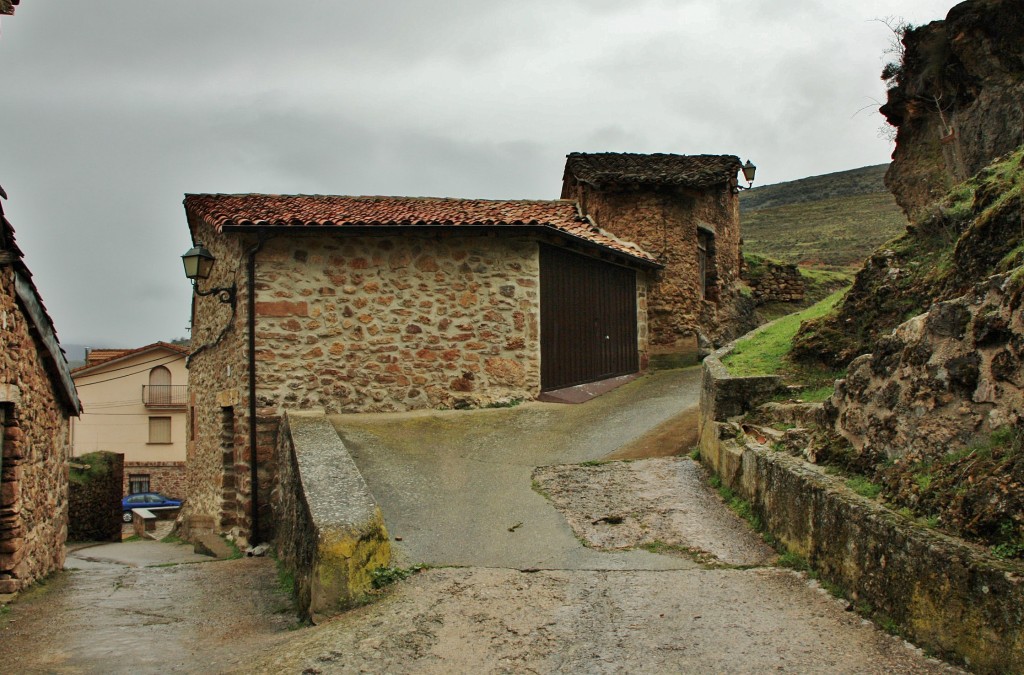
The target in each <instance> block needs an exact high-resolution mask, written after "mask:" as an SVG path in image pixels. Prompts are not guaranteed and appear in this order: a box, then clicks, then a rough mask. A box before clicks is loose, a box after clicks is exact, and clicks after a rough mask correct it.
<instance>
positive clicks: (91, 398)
mask: <svg viewBox="0 0 1024 675" xmlns="http://www.w3.org/2000/svg"><path fill="white" fill-rule="evenodd" d="M188 351H189V350H188V347H183V346H181V345H175V344H170V343H168V342H155V343H153V344H150V345H146V346H145V347H139V348H137V349H92V350H90V351H89V353H88V354H87V355H86V363H85V365H84V366H81V367H80V368H75V369H74V371H72V373H71V376H72V377H73V378H74V381H75V386H76V388H77V389H78V394H79V397H80V398H81V400H82V405H83V407H84V408H85V411H84V412H83V413H82V414H81V416H79V418H78V419H77V420H72V421H71V439H72V447H73V454H74V456H76V457H77V456H80V455H84V454H85V453H87V452H95V451H97V450H105V451H107V452H116V453H120V454H123V455H124V485H123V492H124V494H133V493H136V492H161V493H163V494H165V495H167V496H170V497H174V498H179V499H180V498H182V497H184V496H185V433H186V424H185V412H186V406H187V404H188V371H187V370H186V369H185V357H186V356H187V355H188Z"/></svg>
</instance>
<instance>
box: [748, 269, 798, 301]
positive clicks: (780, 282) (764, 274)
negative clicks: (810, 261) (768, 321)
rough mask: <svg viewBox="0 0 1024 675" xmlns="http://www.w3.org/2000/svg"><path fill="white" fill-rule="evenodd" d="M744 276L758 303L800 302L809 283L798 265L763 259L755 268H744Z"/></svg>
mask: <svg viewBox="0 0 1024 675" xmlns="http://www.w3.org/2000/svg"><path fill="white" fill-rule="evenodd" d="M743 278H744V279H745V280H746V281H747V283H748V284H750V288H751V289H752V290H753V292H754V301H755V302H756V303H757V304H758V305H763V304H765V303H767V302H798V301H800V300H803V299H804V294H805V293H806V292H807V284H806V283H805V282H804V278H803V277H802V276H801V275H800V270H799V268H797V266H796V265H793V264H790V263H778V262H773V261H770V260H762V261H761V262H760V263H759V264H758V265H757V268H756V272H755V270H752V269H750V268H749V267H748V268H747V269H745V270H744V273H743Z"/></svg>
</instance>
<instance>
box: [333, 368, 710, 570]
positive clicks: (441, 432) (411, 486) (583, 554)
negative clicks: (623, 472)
mask: <svg viewBox="0 0 1024 675" xmlns="http://www.w3.org/2000/svg"><path fill="white" fill-rule="evenodd" d="M699 389H700V369H699V368H688V369H685V370H673V371H660V372H655V373H652V374H650V375H647V376H645V377H642V378H639V379H638V380H635V381H633V382H631V383H629V384H627V385H625V386H622V387H620V388H618V389H616V390H614V391H612V392H609V393H607V394H605V395H603V396H600V397H598V398H596V399H594V400H592V401H590V402H588V403H585V404H581V405H568V404H555V403H536V402H533V403H526V404H522V405H519V406H516V407H513V408H504V409H491V410H475V411H448V412H440V413H438V412H416V413H401V414H378V415H337V416H334V417H332V421H333V422H334V425H335V427H336V428H337V429H338V432H339V434H340V435H341V438H342V440H343V441H344V443H345V445H346V446H347V447H348V449H349V451H350V452H351V453H352V456H353V458H354V459H355V462H356V464H357V465H358V466H359V470H360V471H361V472H362V474H363V477H364V478H365V479H366V482H367V484H368V485H369V487H370V491H371V492H372V493H373V494H374V496H375V497H376V498H377V501H378V502H379V503H380V505H381V509H382V511H383V512H384V521H385V522H386V523H387V526H388V530H389V532H390V534H391V535H392V536H394V537H401V541H400V542H396V543H395V548H396V552H397V554H398V561H399V563H400V564H410V563H428V564H431V565H472V566H483V567H507V568H514V569H526V568H539V569H592V570H598V569H633V570H664V569H685V568H690V567H693V566H694V563H693V562H691V561H688V560H684V559H680V558H673V557H667V556H660V555H654V554H651V553H648V552H646V551H626V552H615V553H606V552H599V551H595V550H593V549H590V548H587V547H585V546H584V545H583V544H581V543H580V542H579V541H578V540H577V539H576V537H575V536H574V535H573V532H572V530H571V529H570V528H569V526H568V525H567V524H566V522H565V519H564V518H563V517H562V516H561V515H560V514H559V513H558V512H557V511H556V510H555V509H554V508H553V507H552V505H551V503H550V502H548V500H546V499H545V498H544V496H542V495H541V494H539V493H538V492H536V491H535V490H534V489H532V486H531V479H530V475H531V472H532V471H533V469H534V467H537V466H543V465H548V464H559V463H579V462H586V461H592V460H598V459H601V458H603V457H605V456H607V455H609V454H611V453H614V452H615V451H616V450H618V449H619V448H621V447H622V446H624V445H627V444H628V443H630V442H631V441H634V440H635V439H637V438H639V437H642V436H644V435H645V434H647V433H648V432H651V431H652V430H656V429H657V428H658V427H660V426H662V425H665V424H671V423H672V420H673V419H676V418H678V417H679V416H680V415H684V414H685V413H686V412H687V411H688V410H692V409H693V408H694V407H695V406H696V405H697V403H698V398H699ZM691 417H692V416H691ZM680 449H683V448H680Z"/></svg>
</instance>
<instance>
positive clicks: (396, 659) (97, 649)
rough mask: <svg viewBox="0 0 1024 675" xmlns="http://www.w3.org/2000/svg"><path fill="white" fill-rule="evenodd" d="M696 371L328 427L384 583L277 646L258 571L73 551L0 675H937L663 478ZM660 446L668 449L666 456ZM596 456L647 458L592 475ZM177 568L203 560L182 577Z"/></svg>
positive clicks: (11, 615) (25, 621)
mask: <svg viewBox="0 0 1024 675" xmlns="http://www.w3.org/2000/svg"><path fill="white" fill-rule="evenodd" d="M698 378H699V371H698V370H697V369H689V370H682V371H664V372H658V373H654V374H652V375H650V376H647V377H643V378H640V379H639V380H637V381H635V382H633V383H630V384H628V385H625V386H623V387H621V388H620V389H618V390H615V391H613V392H611V393H609V394H606V395H605V396H602V397H600V398H598V399H595V400H593V401H591V402H589V403H587V404H583V405H560V404H541V403H529V404H523V405H520V406H517V407H514V408H507V409H494V410H480V411H460V412H456V411H451V412H440V413H415V414H407V415H366V416H339V417H337V418H334V422H335V425H336V427H337V428H338V429H340V430H341V431H340V433H341V435H342V437H343V439H344V440H345V443H346V444H347V445H348V446H349V448H350V449H351V451H352V452H353V454H354V456H355V458H356V462H357V464H358V465H359V467H360V469H361V470H362V471H363V472H364V474H365V477H366V480H367V482H368V484H369V486H370V488H371V490H372V491H374V492H375V493H376V495H377V497H378V499H379V500H380V503H381V505H382V509H383V511H384V514H385V518H386V521H387V523H388V527H389V529H390V532H391V534H392V536H393V537H395V538H401V541H396V542H395V546H396V554H397V555H396V558H397V560H396V564H399V565H404V566H408V565H412V564H415V563H429V564H430V565H433V566H435V567H433V568H431V569H426V570H424V571H421V572H419V573H416V574H413V575H412V576H410V577H409V578H408V579H407V580H405V581H402V582H399V583H398V584H396V585H394V586H392V587H390V588H389V589H387V590H386V591H383V592H382V593H381V594H380V595H379V596H378V597H377V598H376V599H375V600H374V602H372V603H370V604H368V605H366V606H363V607H360V608H358V609H355V610H353V611H351V612H348V613H346V614H344V615H342V616H339V617H337V618H335V619H333V620H330V621H327V622H324V623H323V624H322V625H318V626H311V627H302V628H300V629H298V630H291V629H294V628H296V623H295V616H294V613H293V612H292V610H290V608H289V603H288V599H287V598H286V597H285V596H284V595H283V594H282V592H281V589H280V587H279V585H278V583H277V579H276V572H275V569H274V563H273V561H272V560H270V559H268V558H262V559H255V558H249V559H246V558H243V559H239V560H229V561H205V560H204V559H202V558H201V557H194V554H192V553H191V551H190V549H188V547H183V546H175V545H173V544H159V543H150V542H127V543H123V544H108V545H103V546H97V547H94V548H88V549H84V550H80V551H76V552H75V553H73V554H72V558H71V559H70V562H69V565H68V566H69V568H75V569H73V570H71V571H68V572H65V573H63V574H61V575H59V576H58V577H56V578H54V579H52V580H51V581H50V582H49V583H47V584H46V585H44V586H41V587H39V588H38V589H36V590H33V591H31V592H29V593H27V594H25V595H24V596H23V597H22V598H21V599H19V601H18V602H17V603H15V604H14V605H13V606H12V607H10V608H9V609H8V610H7V611H6V612H5V613H4V614H2V615H0V664H3V665H4V670H5V671H9V672H19V673H20V672H29V673H36V672H47V673H49V672H56V673H104V674H106V673H157V672H160V673H163V672H189V673H192V672H196V673H198V672H202V673H206V672H239V673H242V672H245V673H249V672H267V673H278V672H284V673H328V672H339V673H356V672H414V673H419V672H423V673H491V672H588V673H605V672H607V673H612V672H685V673H706V672H731V673H733V672H735V673H763V672H768V671H773V672H791V673H807V672H828V673H933V672H934V673H940V672H953V669H951V668H950V667H948V666H946V665H944V664H941V663H938V662H936V661H934V660H930V659H927V658H926V657H925V656H924V655H922V654H921V653H920V652H919V651H918V650H915V649H913V648H911V647H909V646H908V645H906V644H905V643H903V642H902V641H901V640H899V639H897V638H894V637H892V636H889V635H887V634H885V633H884V632H882V631H881V630H879V629H878V628H876V627H875V626H874V625H873V624H871V623H870V622H868V621H865V620H863V619H861V618H860V617H859V616H858V615H857V614H856V613H854V612H851V611H848V605H847V604H846V603H845V602H844V601H840V600H837V599H835V598H833V597H832V596H830V595H829V594H827V593H826V592H825V591H823V590H822V589H820V588H818V587H817V585H816V584H815V583H814V582H813V581H810V580H809V579H808V578H807V577H806V576H804V575H801V574H797V573H794V572H791V571H789V570H786V569H781V568H778V567H775V566H774V565H773V560H774V553H773V552H772V551H771V550H770V549H768V548H767V547H766V546H765V545H764V544H763V542H762V541H761V540H760V538H759V537H757V536H756V535H755V534H753V533H752V532H750V530H749V528H747V526H746V525H745V524H744V523H743V522H742V521H740V520H739V519H738V518H736V517H735V515H734V514H732V513H731V512H730V511H729V510H728V509H727V508H726V507H725V506H724V505H723V504H722V503H721V501H720V500H719V499H718V498H717V497H716V496H715V495H714V494H713V493H712V492H711V491H709V490H708V488H707V487H706V484H705V482H704V478H705V477H704V475H703V469H702V468H701V467H700V466H699V465H698V464H696V463H695V462H693V461H691V460H690V459H688V458H686V457H685V456H683V457H675V458H672V457H663V456H664V455H666V454H668V453H670V452H672V451H678V450H685V449H687V448H686V447H684V446H685V445H686V443H685V442H681V441H680V440H679V439H680V438H683V437H686V436H687V435H688V434H689V435H690V436H691V437H692V434H690V433H689V432H688V431H687V429H686V427H688V426H690V425H692V419H693V406H694V405H695V404H696V397H697V391H698ZM675 446H678V447H675ZM609 455H612V456H627V457H633V458H636V457H642V456H645V455H652V456H658V457H660V458H658V459H639V460H637V461H625V462H622V461H617V462H611V463H602V462H599V461H595V460H601V459H602V458H604V457H607V456H609ZM197 560H204V561H202V562H197Z"/></svg>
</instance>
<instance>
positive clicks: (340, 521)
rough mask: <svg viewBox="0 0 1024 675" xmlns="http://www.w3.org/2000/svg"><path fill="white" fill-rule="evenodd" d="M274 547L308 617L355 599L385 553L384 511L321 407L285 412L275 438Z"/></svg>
mask: <svg viewBox="0 0 1024 675" xmlns="http://www.w3.org/2000/svg"><path fill="white" fill-rule="evenodd" d="M277 466H278V482H277V486H276V488H275V490H274V508H275V512H276V533H277V534H276V538H275V546H276V550H277V554H278V557H279V558H280V560H281V561H282V563H283V564H284V565H285V566H286V567H287V568H288V569H289V570H290V571H291V572H292V573H293V574H294V575H295V591H296V595H297V597H298V603H299V610H300V612H301V613H302V614H303V615H305V616H308V617H309V618H310V619H312V620H313V621H314V622H318V621H320V620H322V619H323V618H326V617H329V616H331V615H334V614H337V613H339V612H341V611H343V610H345V609H348V608H349V607H352V606H354V605H356V604H358V603H359V602H361V601H362V600H363V599H364V598H365V596H366V594H367V593H368V591H369V590H370V589H371V587H372V579H371V577H370V571H371V570H373V569H375V568H378V567H384V566H386V565H387V564H388V563H389V562H390V560H391V544H390V542H389V540H388V534H387V530H386V529H385V527H384V517H383V516H382V515H381V512H380V508H379V507H378V506H377V503H376V502H375V501H374V499H373V496H372V495H370V492H369V490H368V489H367V487H366V484H365V483H364V482H363V477H362V476H361V475H360V473H359V469H358V468H356V465H355V462H353V461H352V458H351V457H350V456H349V454H348V450H346V449H345V446H344V445H343V444H342V442H341V439H340V438H339V437H338V432H337V431H335V429H334V427H333V426H332V425H331V423H330V422H329V421H328V420H327V417H326V416H325V415H324V413H323V412H322V411H320V412H294V411H292V412H288V413H286V414H285V415H284V416H283V418H282V420H281V426H280V429H279V433H278V444H277Z"/></svg>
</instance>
